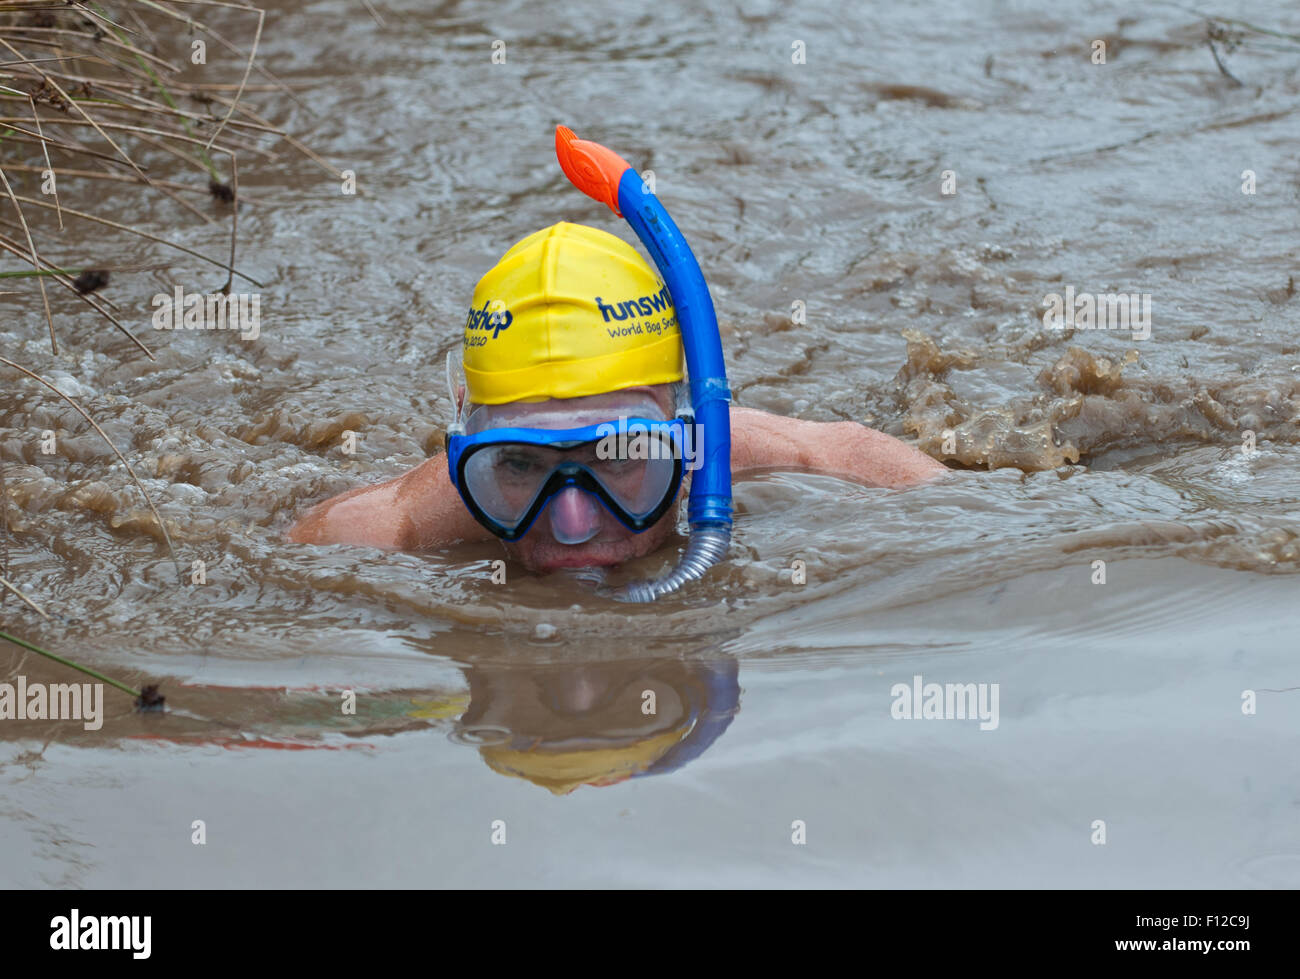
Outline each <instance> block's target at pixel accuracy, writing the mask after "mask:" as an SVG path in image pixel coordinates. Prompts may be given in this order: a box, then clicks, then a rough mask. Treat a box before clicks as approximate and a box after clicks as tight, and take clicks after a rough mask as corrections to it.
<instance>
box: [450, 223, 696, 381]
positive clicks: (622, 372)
mask: <svg viewBox="0 0 1300 979" xmlns="http://www.w3.org/2000/svg"><path fill="white" fill-rule="evenodd" d="M464 360H465V383H466V387H467V388H468V392H469V399H470V400H471V401H473V402H475V403H477V404H489V405H494V404H505V403H506V402H509V401H536V400H541V399H543V398H581V397H586V396H587V395H592V394H604V393H605V392H607V391H617V390H619V389H621V388H629V387H639V386H642V385H650V384H668V383H671V382H673V381H680V380H681V379H682V376H683V375H682V339H681V332H680V330H679V329H678V327H677V313H676V311H675V310H674V309H673V301H672V297H671V296H670V295H669V293H668V287H667V286H665V285H664V284H663V282H662V281H661V280H660V279H659V277H658V276H657V275H656V274H655V272H654V270H653V269H651V267H650V266H649V265H647V264H646V263H645V262H644V261H643V260H642V258H641V256H640V255H638V254H637V253H636V250H635V249H634V248H632V246H631V245H629V244H627V243H626V242H625V241H623V240H622V239H620V238H616V237H615V236H614V235H611V234H609V233H608V232H605V231H600V230H599V229H597V228H589V227H586V226H585V225H581V224H569V223H567V222H563V221H562V222H560V223H559V224H554V225H552V226H551V227H549V228H545V229H543V230H541V231H538V232H535V233H534V234H531V235H529V236H528V237H527V238H525V239H524V240H523V241H521V242H519V243H518V244H517V245H515V246H514V247H513V248H511V249H510V250H509V251H508V252H506V253H505V254H504V255H503V256H501V261H499V262H497V264H496V265H495V266H494V267H493V268H492V269H491V271H489V272H488V273H487V275H485V276H483V278H482V279H480V280H479V283H478V285H477V286H476V287H475V289H474V300H473V303H472V304H471V307H470V311H469V316H468V318H467V319H466V320H465V342H464Z"/></svg>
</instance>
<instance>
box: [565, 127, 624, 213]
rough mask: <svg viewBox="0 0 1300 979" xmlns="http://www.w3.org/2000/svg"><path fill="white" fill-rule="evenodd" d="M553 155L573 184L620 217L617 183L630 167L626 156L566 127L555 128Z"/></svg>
mask: <svg viewBox="0 0 1300 979" xmlns="http://www.w3.org/2000/svg"><path fill="white" fill-rule="evenodd" d="M555 156H556V159H558V160H559V161H560V169H561V170H563V171H564V175H565V176H566V177H568V178H569V181H570V182H571V183H572V184H573V186H575V187H577V188H578V189H579V190H580V191H582V192H583V193H584V194H586V195H587V196H588V197H590V198H591V199H592V200H596V201H600V203H602V204H605V205H607V206H608V207H609V209H610V210H611V211H613V212H614V213H615V214H617V215H618V216H619V217H622V216H623V212H622V211H620V210H619V209H618V182H619V180H620V179H622V177H623V174H625V173H626V172H627V171H628V170H630V169H631V166H630V165H629V164H628V162H627V161H626V160H625V159H623V158H622V157H621V156H619V155H618V154H617V153H615V152H614V151H613V150H611V149H607V148H606V147H604V146H601V145H600V144H599V143H593V142H592V141H591V140H589V139H579V138H578V137H577V136H575V135H574V134H573V130H572V129H570V128H569V127H568V126H556V127H555Z"/></svg>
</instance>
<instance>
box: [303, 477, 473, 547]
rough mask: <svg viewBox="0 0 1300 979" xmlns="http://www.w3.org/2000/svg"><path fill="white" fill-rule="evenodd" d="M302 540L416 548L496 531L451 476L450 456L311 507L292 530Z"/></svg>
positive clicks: (314, 542) (469, 539)
mask: <svg viewBox="0 0 1300 979" xmlns="http://www.w3.org/2000/svg"><path fill="white" fill-rule="evenodd" d="M287 536H288V538H289V540H292V541H297V542H298V543H300V544H361V545H364V546H368V547H388V548H396V549H400V550H408V551H415V550H420V549H422V548H428V547H440V546H442V545H445V544H456V543H459V542H461V541H472V540H486V539H488V538H489V537H491V536H492V535H491V534H489V533H488V531H487V530H486V529H484V528H483V527H482V526H480V525H479V523H478V521H476V520H475V519H474V518H473V517H472V516H471V515H470V512H469V511H468V510H467V509H465V504H464V503H462V502H461V499H460V495H459V494H458V493H457V492H456V488H455V487H454V486H452V485H451V477H450V476H449V475H448V474H447V458H446V456H441V455H439V456H435V457H433V458H432V459H426V460H425V461H424V462H423V463H421V464H420V465H418V466H416V467H415V468H414V469H412V470H411V471H410V472H408V473H405V474H404V475H402V476H398V477H397V478H396V479H390V480H388V481H387V482H385V483H379V484H377V485H375V486H363V487H361V488H359V489H354V490H352V491H350V492H348V493H344V494H342V495H341V496H336V497H334V498H332V499H329V500H326V501H325V502H324V503H318V504H317V505H316V506H314V507H312V508H311V509H310V510H309V511H307V513H306V514H305V515H304V516H303V517H302V519H300V520H299V521H298V522H297V523H296V524H294V525H293V527H291V528H290V529H289V533H288V535H287Z"/></svg>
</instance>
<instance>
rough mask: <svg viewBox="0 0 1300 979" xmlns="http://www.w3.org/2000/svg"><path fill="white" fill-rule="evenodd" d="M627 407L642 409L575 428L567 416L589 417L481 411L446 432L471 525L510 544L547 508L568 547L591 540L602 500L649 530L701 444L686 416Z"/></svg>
mask: <svg viewBox="0 0 1300 979" xmlns="http://www.w3.org/2000/svg"><path fill="white" fill-rule="evenodd" d="M626 408H627V409H629V410H635V411H638V412H639V413H638V414H630V413H620V414H619V415H618V417H615V418H609V419H608V420H603V421H600V422H598V423H596V424H587V425H579V426H576V427H572V426H570V425H567V424H565V423H564V419H566V418H567V419H569V420H580V419H581V418H582V417H583V415H586V416H590V414H591V412H590V411H587V412H583V413H582V415H575V414H574V413H573V412H569V411H565V410H563V409H561V408H557V407H554V406H541V407H537V406H530V405H484V406H479V407H477V408H475V409H474V410H473V411H472V412H471V413H470V414H469V416H468V418H467V419H466V420H465V422H463V423H461V422H460V420H459V417H458V419H457V423H456V424H454V425H453V426H452V427H451V428H450V429H449V430H448V432H447V436H446V444H447V463H448V470H449V472H450V475H451V481H452V484H453V485H454V486H455V487H456V491H457V492H458V493H460V497H461V499H462V500H464V502H465V506H466V507H467V508H468V510H469V512H470V513H471V514H472V515H473V516H474V519H475V520H477V521H478V522H479V523H480V524H482V525H483V526H484V527H486V528H487V529H488V530H489V531H491V532H492V533H493V534H495V535H496V536H497V537H500V538H502V539H504V540H508V541H515V540H518V539H519V538H521V537H523V536H524V535H525V534H526V533H528V531H529V530H530V529H531V528H532V526H533V524H534V523H535V522H536V521H537V519H538V517H540V516H541V515H542V513H543V511H546V510H547V508H548V506H549V507H550V511H549V513H548V515H549V517H550V525H551V532H552V535H553V536H554V537H555V539H556V540H557V541H559V542H560V543H562V544H581V543H583V542H584V541H586V540H589V539H590V538H591V537H593V536H595V534H596V532H597V529H598V526H597V523H598V521H597V520H596V519H595V518H596V517H598V513H597V512H596V510H595V505H596V504H599V505H601V506H603V507H604V508H605V509H606V510H608V511H609V512H610V513H611V514H612V515H613V516H614V517H615V519H617V520H618V522H619V523H621V524H622V525H623V526H624V527H626V528H627V529H628V530H631V531H633V532H634V533H641V532H642V531H645V530H648V529H649V528H650V527H651V526H653V525H654V524H655V523H657V522H658V520H659V519H660V518H661V517H662V516H663V515H664V514H665V513H667V512H668V509H669V508H670V507H671V506H672V505H673V502H674V500H676V499H677V493H678V490H679V489H680V488H681V484H682V477H683V475H684V473H685V470H686V469H687V468H693V467H694V464H695V458H696V452H695V448H696V447H695V445H694V444H693V443H692V431H691V427H692V426H691V424H690V418H689V416H687V415H682V416H679V417H677V418H673V419H671V420H668V419H665V418H664V417H663V412H662V411H661V410H660V409H659V408H658V406H657V405H656V404H655V403H654V401H653V399H650V398H648V397H646V398H640V399H636V400H633V401H629V402H628V404H627V406H626ZM560 425H564V427H559V426H560ZM557 497H559V499H557Z"/></svg>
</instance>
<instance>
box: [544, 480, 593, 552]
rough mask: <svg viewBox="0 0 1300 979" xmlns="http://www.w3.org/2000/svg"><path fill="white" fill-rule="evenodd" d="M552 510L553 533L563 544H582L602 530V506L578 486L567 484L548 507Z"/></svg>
mask: <svg viewBox="0 0 1300 979" xmlns="http://www.w3.org/2000/svg"><path fill="white" fill-rule="evenodd" d="M546 509H547V510H548V511H550V518H551V535H552V536H553V537H554V538H555V539H556V540H557V541H559V542H560V543H561V544H582V543H585V542H586V541H589V540H591V539H592V538H593V537H595V536H596V533H597V531H599V530H600V506H599V504H597V502H596V501H595V500H594V499H592V497H591V495H590V494H589V493H585V492H583V491H582V490H580V489H578V488H577V487H576V486H566V487H565V488H564V489H562V490H560V492H559V493H557V494H556V495H555V498H554V499H553V500H551V502H550V504H549V505H548V506H547V508H546Z"/></svg>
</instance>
